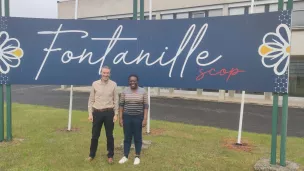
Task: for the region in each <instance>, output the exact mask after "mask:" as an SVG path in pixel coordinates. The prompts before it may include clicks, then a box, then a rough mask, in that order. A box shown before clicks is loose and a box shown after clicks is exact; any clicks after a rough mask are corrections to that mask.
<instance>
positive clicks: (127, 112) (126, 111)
mask: <svg viewBox="0 0 304 171" xmlns="http://www.w3.org/2000/svg"><path fill="white" fill-rule="evenodd" d="M119 105H120V109H119V118H120V120H119V124H120V126H123V129H124V135H125V139H124V156H123V157H122V159H121V160H120V161H119V163H120V164H123V163H125V162H127V161H128V157H129V152H130V148H131V141H132V137H133V138H134V144H135V152H136V153H135V159H134V165H138V164H139V163H140V152H141V146H142V128H143V127H145V126H146V125H147V113H148V108H149V104H148V96H147V93H146V91H145V89H143V88H140V87H138V76H137V75H130V76H129V87H127V88H126V89H124V91H123V92H122V93H121V96H120V102H119Z"/></svg>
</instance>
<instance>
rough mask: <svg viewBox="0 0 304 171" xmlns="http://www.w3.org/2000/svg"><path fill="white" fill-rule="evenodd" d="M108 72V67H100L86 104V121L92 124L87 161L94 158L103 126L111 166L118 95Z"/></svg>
mask: <svg viewBox="0 0 304 171" xmlns="http://www.w3.org/2000/svg"><path fill="white" fill-rule="evenodd" d="M110 72H111V70H110V68H109V67H107V66H104V67H102V69H101V79H100V80H97V81H94V82H93V84H92V89H91V92H90V97H89V102H88V111H89V118H88V119H89V121H91V122H92V123H93V124H92V125H93V126H92V138H91V147H90V155H89V158H88V160H89V161H92V160H93V159H94V158H95V154H96V150H97V146H98V139H99V136H100V131H101V128H102V125H104V127H105V131H106V136H107V150H108V162H109V163H110V164H112V163H113V156H114V137H113V130H114V123H115V122H116V120H117V116H118V94H117V84H116V83H115V82H114V81H112V80H110V78H109V77H110Z"/></svg>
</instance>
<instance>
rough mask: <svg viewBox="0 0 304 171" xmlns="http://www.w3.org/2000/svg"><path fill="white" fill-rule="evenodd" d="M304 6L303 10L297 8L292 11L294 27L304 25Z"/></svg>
mask: <svg viewBox="0 0 304 171" xmlns="http://www.w3.org/2000/svg"><path fill="white" fill-rule="evenodd" d="M303 16H304V8H303V10H296V11H293V13H292V20H291V25H292V27H304V18H303Z"/></svg>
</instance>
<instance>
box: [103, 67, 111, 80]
mask: <svg viewBox="0 0 304 171" xmlns="http://www.w3.org/2000/svg"><path fill="white" fill-rule="evenodd" d="M110 74H111V71H110V70H109V69H107V68H103V69H102V70H101V79H102V80H103V81H108V80H109V77H110Z"/></svg>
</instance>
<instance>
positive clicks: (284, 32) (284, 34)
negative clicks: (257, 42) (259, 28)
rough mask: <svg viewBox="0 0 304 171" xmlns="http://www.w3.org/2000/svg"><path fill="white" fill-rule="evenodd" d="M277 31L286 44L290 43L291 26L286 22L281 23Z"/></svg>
mask: <svg viewBox="0 0 304 171" xmlns="http://www.w3.org/2000/svg"><path fill="white" fill-rule="evenodd" d="M276 33H277V35H278V37H279V38H280V40H281V41H282V42H283V43H284V45H285V46H286V45H289V44H290V36H291V33H290V29H289V27H288V26H287V25H286V24H280V25H279V26H278V27H277V30H276Z"/></svg>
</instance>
